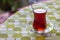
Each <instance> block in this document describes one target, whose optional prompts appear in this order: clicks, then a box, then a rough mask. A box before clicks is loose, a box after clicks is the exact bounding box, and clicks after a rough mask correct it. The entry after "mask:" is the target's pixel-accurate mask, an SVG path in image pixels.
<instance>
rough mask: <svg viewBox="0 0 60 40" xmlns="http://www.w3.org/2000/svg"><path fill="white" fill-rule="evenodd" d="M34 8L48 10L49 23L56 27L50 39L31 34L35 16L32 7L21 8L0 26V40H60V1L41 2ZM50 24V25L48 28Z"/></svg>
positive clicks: (34, 5)
mask: <svg viewBox="0 0 60 40" xmlns="http://www.w3.org/2000/svg"><path fill="white" fill-rule="evenodd" d="M32 6H33V8H40V7H43V8H46V9H48V10H47V14H46V15H47V21H48V20H49V22H51V23H52V24H53V25H54V28H53V30H51V31H50V32H49V33H51V34H52V35H51V36H50V37H45V36H38V35H36V34H35V33H34V32H31V31H30V29H33V28H32V24H33V19H34V16H33V15H34V14H33V12H32V8H31V5H29V6H26V7H24V8H21V9H20V10H19V11H18V12H16V13H15V14H13V15H12V16H10V17H9V18H8V19H7V20H6V21H5V22H4V23H3V24H2V25H1V26H0V40H60V0H54V1H52V2H49V1H48V2H40V3H36V4H33V5H32ZM49 26H50V24H48V27H49Z"/></svg>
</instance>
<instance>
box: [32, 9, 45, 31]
mask: <svg viewBox="0 0 60 40" xmlns="http://www.w3.org/2000/svg"><path fill="white" fill-rule="evenodd" d="M33 28H34V29H35V30H36V31H43V30H45V29H46V10H44V9H36V10H34V22H33Z"/></svg>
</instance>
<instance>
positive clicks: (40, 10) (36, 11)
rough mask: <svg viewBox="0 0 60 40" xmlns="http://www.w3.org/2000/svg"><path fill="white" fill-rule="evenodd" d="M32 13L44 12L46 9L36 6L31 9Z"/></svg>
mask: <svg viewBox="0 0 60 40" xmlns="http://www.w3.org/2000/svg"><path fill="white" fill-rule="evenodd" d="M33 12H34V13H46V12H47V9H45V8H37V9H34V10H33Z"/></svg>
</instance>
